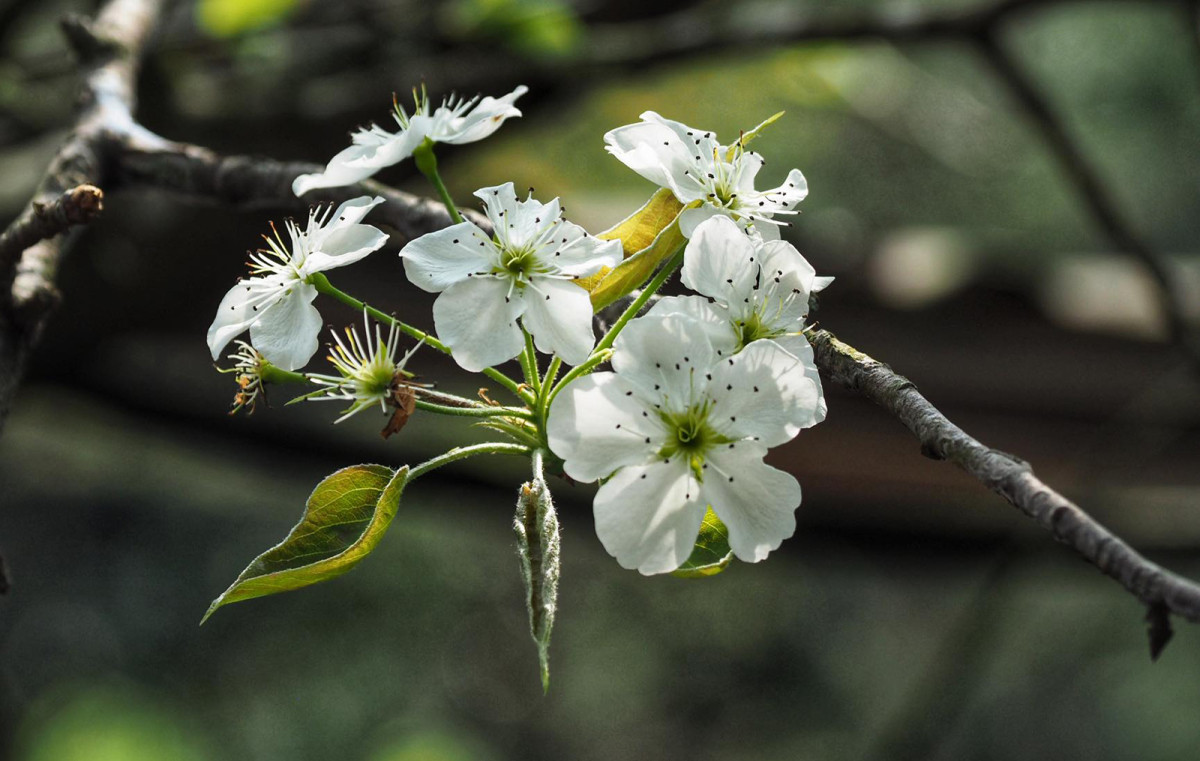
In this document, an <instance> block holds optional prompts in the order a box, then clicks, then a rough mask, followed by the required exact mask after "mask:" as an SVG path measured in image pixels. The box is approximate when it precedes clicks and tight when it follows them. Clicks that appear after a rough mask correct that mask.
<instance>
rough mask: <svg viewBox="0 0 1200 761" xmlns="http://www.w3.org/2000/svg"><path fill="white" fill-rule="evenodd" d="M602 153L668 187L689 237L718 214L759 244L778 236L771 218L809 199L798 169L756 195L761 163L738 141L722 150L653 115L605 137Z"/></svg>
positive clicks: (712, 140) (711, 137)
mask: <svg viewBox="0 0 1200 761" xmlns="http://www.w3.org/2000/svg"><path fill="white" fill-rule="evenodd" d="M604 142H605V148H606V149H607V150H608V152H609V153H611V154H612V155H614V156H616V157H617V159H619V160H620V161H621V162H622V163H623V164H625V165H626V166H627V167H629V168H630V169H632V170H633V171H635V172H637V173H638V174H640V175H641V176H642V177H645V178H646V179H647V180H650V181H651V182H653V183H655V184H657V185H659V186H661V187H664V188H669V189H670V190H671V192H672V193H674V194H675V197H676V198H678V199H679V200H680V201H681V202H682V203H684V204H691V203H693V202H699V206H698V207H696V208H691V209H685V210H684V211H683V213H682V215H681V216H680V218H679V229H680V231H681V232H682V233H683V235H684V237H688V238H690V237H691V236H692V233H693V231H694V230H695V229H696V227H697V226H698V225H699V224H700V223H701V222H703V221H704V220H706V219H708V218H709V217H712V216H714V215H717V214H723V215H726V216H728V217H730V218H732V219H734V220H735V221H736V222H737V223H738V224H739V225H740V226H741V227H742V228H743V229H746V230H749V231H751V232H753V233H754V234H756V235H759V236H760V237H762V238H764V239H768V240H770V239H775V238H778V237H779V230H778V229H777V227H778V226H779V225H783V224H786V223H785V222H781V221H779V220H777V219H775V217H776V216H779V215H786V214H795V213H797V212H796V211H794V209H795V207H796V204H798V203H800V202H801V201H802V200H804V197H805V196H806V195H808V182H807V181H806V180H805V179H804V175H803V174H801V173H800V170H799V169H793V170H792V171H791V172H789V173H788V176H787V180H785V181H784V183H783V184H782V185H780V186H779V187H777V188H772V189H771V190H761V191H760V190H755V188H754V179H755V177H756V176H757V175H758V170H759V169H761V168H762V167H763V163H764V162H763V158H762V156H760V155H759V154H757V153H754V152H753V151H747V150H746V149H745V146H744V145H743V139H742V138H738V140H737V141H736V142H735V143H733V144H732V145H721V144H720V143H719V142H718V141H717V137H716V135H715V134H714V133H712V132H709V131H706V130H702V129H695V128H693V127H689V126H687V125H685V124H680V123H679V122H675V121H671V120H670V119H664V118H663V117H661V116H659V115H658V114H656V113H654V112H653V111H647V112H645V113H643V114H642V121H640V122H638V123H636V124H628V125H625V126H624V127H618V128H617V129H614V130H612V131H610V132H608V133H607V134H606V135H605V136H604Z"/></svg>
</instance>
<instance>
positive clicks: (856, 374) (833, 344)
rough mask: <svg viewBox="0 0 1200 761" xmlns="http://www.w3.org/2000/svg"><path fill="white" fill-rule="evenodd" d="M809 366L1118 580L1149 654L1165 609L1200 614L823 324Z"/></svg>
mask: <svg viewBox="0 0 1200 761" xmlns="http://www.w3.org/2000/svg"><path fill="white" fill-rule="evenodd" d="M809 339H810V340H811V341H812V345H813V349H814V351H815V353H816V362H817V367H819V368H820V369H821V370H822V371H823V372H824V373H825V374H826V375H827V376H828V377H829V379H830V380H832V381H834V382H836V383H838V384H840V385H842V386H844V387H845V388H847V389H850V390H851V391H856V392H858V393H860V394H862V395H863V396H865V397H866V398H868V399H870V400H871V401H873V402H875V403H876V404H878V405H880V406H881V407H883V408H884V409H886V410H887V411H888V412H890V413H891V414H892V415H893V416H895V417H896V418H897V419H898V420H899V421H900V422H901V423H903V424H904V426H905V427H906V428H908V430H909V431H911V432H912V434H913V435H914V436H916V438H917V440H918V441H919V442H920V444H921V453H922V454H924V455H926V456H927V457H932V458H934V459H937V460H949V461H950V462H953V463H954V464H955V465H958V466H959V467H960V468H962V469H963V470H965V471H966V472H967V473H969V474H971V475H972V476H974V477H975V478H976V479H977V480H978V481H979V482H980V483H982V484H983V485H984V486H986V487H988V488H989V489H991V490H992V491H994V492H996V493H997V494H999V495H1000V496H1002V497H1004V498H1005V499H1006V500H1008V501H1009V502H1010V503H1012V504H1013V505H1014V506H1016V507H1017V508H1018V509H1020V510H1021V512H1023V513H1025V514H1026V515H1027V516H1029V517H1030V518H1032V519H1034V520H1035V521H1037V522H1038V523H1039V524H1041V526H1042V527H1043V528H1045V529H1046V530H1048V531H1049V532H1050V533H1051V535H1053V536H1054V538H1055V539H1057V540H1058V541H1060V542H1062V543H1063V544H1067V545H1070V546H1071V547H1072V548H1074V550H1075V551H1076V552H1078V553H1079V554H1080V555H1081V556H1083V558H1084V559H1085V560H1087V561H1088V562H1089V563H1091V564H1092V565H1094V566H1096V568H1098V569H1099V570H1100V571H1101V572H1103V573H1105V574H1107V575H1108V576H1111V577H1112V578H1114V579H1116V580H1117V581H1118V582H1120V583H1121V586H1123V587H1125V589H1126V590H1128V591H1129V592H1130V593H1132V594H1133V595H1134V596H1135V597H1137V599H1138V600H1140V601H1141V602H1142V604H1144V605H1145V606H1146V607H1147V609H1148V616H1147V620H1148V621H1149V622H1150V624H1151V626H1150V635H1151V655H1152V656H1154V657H1157V655H1158V653H1159V652H1161V650H1162V648H1163V646H1165V645H1166V640H1167V639H1169V637H1170V622H1169V619H1168V618H1167V614H1168V613H1174V614H1176V615H1179V616H1182V617H1184V618H1186V619H1187V620H1189V621H1193V622H1200V586H1197V585H1196V584H1194V583H1192V582H1190V581H1188V580H1187V579H1184V578H1182V577H1180V576H1177V575H1175V574H1173V573H1171V572H1170V571H1167V570H1165V569H1163V568H1161V567H1160V566H1158V565H1156V564H1154V563H1152V562H1150V561H1149V560H1147V559H1146V558H1144V557H1142V556H1141V555H1139V554H1138V553H1137V552H1136V551H1135V550H1134V549H1133V548H1131V547H1130V546H1129V545H1127V544H1125V542H1123V541H1121V539H1119V538H1118V537H1117V536H1115V535H1114V534H1113V533H1112V532H1110V531H1109V530H1108V529H1106V528H1104V527H1103V526H1101V525H1100V524H1099V523H1097V522H1096V521H1095V520H1094V519H1093V518H1092V517H1091V516H1089V515H1088V514H1087V513H1086V512H1084V511H1083V510H1082V509H1081V508H1080V507H1079V506H1078V505H1076V504H1075V503H1073V502H1071V501H1070V500H1069V499H1067V498H1066V497H1064V496H1063V495H1061V494H1059V493H1058V492H1056V491H1055V490H1053V489H1051V488H1050V487H1049V486H1047V485H1046V484H1045V483H1043V482H1042V481H1041V479H1039V478H1038V477H1037V476H1036V475H1034V473H1033V469H1032V468H1031V467H1030V466H1029V463H1027V462H1025V461H1024V460H1021V459H1019V458H1017V457H1014V456H1012V455H1010V454H1007V453H1005V452H1001V451H999V450H997V449H992V448H991V447H988V446H985V445H984V444H981V443H980V442H979V441H978V440H976V439H974V438H972V437H971V436H969V435H968V434H967V433H966V432H965V431H963V430H962V429H961V428H959V427H958V426H957V425H955V424H954V423H952V422H950V420H949V419H947V418H946V416H945V415H943V414H942V413H941V412H940V411H939V410H938V409H937V408H936V407H934V406H933V405H932V404H930V403H929V400H928V399H926V398H925V397H924V396H922V395H921V393H920V392H919V391H917V387H916V386H915V385H913V383H912V382H911V381H909V380H908V379H907V378H905V377H904V376H902V375H899V374H897V373H895V372H894V371H893V370H892V369H891V368H890V367H888V366H887V365H885V364H883V363H882V362H879V361H877V360H874V359H872V358H871V357H869V356H867V355H866V354H863V353H862V352H860V351H858V350H857V349H855V348H854V347H852V346H848V345H847V344H845V343H842V342H841V341H839V340H838V339H837V337H835V336H834V335H833V334H832V333H830V332H829V331H827V330H815V331H812V332H811V333H810V334H809Z"/></svg>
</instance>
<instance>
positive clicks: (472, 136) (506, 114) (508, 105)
mask: <svg viewBox="0 0 1200 761" xmlns="http://www.w3.org/2000/svg"><path fill="white" fill-rule="evenodd" d="M527 92H529V88H528V87H526V86H525V85H519V86H518V87H517V88H516V89H515V90H513V91H512V92H510V93H509V94H507V95H504V96H501V97H499V98H493V97H491V96H490V95H489V96H488V97H486V98H484V99H483V100H481V101H479V103H477V104H476V105H475V107H474V108H473V109H471V111H470V113H468V114H466V115H465V116H463V117H462V118H461V119H460V120H458V122H457V123H456V124H454V125H453V131H451V132H447V133H445V134H443V135H434V136H433V139H434V140H437V141H438V142H439V143H453V144H461V143H472V142H475V141H476V140H482V139H483V138H485V137H487V136H488V135H490V134H492V133H493V132H495V131H496V130H498V129H500V125H501V124H503V123H504V121H505V120H506V119H510V118H512V117H516V116H520V115H521V111H520V109H518V108H517V107H516V106H514V105H513V103H514V102H515V101H516V99H517V98H519V97H521V96H522V95H524V94H525V93H527Z"/></svg>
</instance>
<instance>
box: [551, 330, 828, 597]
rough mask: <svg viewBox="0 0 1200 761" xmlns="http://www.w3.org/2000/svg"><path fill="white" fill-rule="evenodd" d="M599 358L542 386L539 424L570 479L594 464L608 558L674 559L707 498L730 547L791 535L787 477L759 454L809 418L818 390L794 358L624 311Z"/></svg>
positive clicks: (632, 562) (740, 551)
mask: <svg viewBox="0 0 1200 761" xmlns="http://www.w3.org/2000/svg"><path fill="white" fill-rule="evenodd" d="M612 366H613V372H600V373H593V374H591V375H588V376H586V377H584V378H581V379H579V380H577V381H575V382H573V383H572V384H571V385H570V386H568V387H567V388H566V389H564V390H563V391H562V393H560V394H559V395H558V396H557V397H556V398H555V401H554V403H553V405H552V406H551V410H550V417H549V421H548V424H547V434H548V439H549V444H550V448H551V449H552V450H553V451H554V452H555V454H557V455H558V456H559V457H561V458H562V459H563V461H564V469H565V470H566V473H567V474H568V475H570V476H571V477H572V478H575V479H578V480H580V481H593V480H596V479H604V478H606V477H607V480H606V481H604V483H603V485H602V486H601V487H600V489H599V490H598V491H597V493H596V498H595V502H594V504H593V510H594V514H595V520H596V534H597V535H598V536H599V538H600V541H601V542H602V543H603V544H604V547H605V549H607V550H608V552H609V553H610V554H611V555H613V556H614V557H616V559H617V562H619V563H620V564H621V565H622V566H623V567H625V568H636V569H638V570H639V571H641V572H642V573H644V574H653V573H664V572H667V571H672V570H674V569H676V568H678V567H679V566H680V565H681V564H682V563H683V562H684V561H685V560H686V559H687V557H688V555H689V554H691V551H692V547H693V545H694V543H695V540H696V535H697V533H698V532H699V530H700V524H701V521H702V519H703V517H704V513H705V510H706V507H707V506H711V507H712V509H713V511H714V512H715V513H716V514H717V516H718V517H719V518H720V519H721V520H722V521H723V522H724V523H725V525H726V526H727V527H728V529H729V543H730V547H731V548H732V549H733V552H734V554H735V555H737V557H738V558H740V559H741V560H744V561H747V562H756V561H759V560H762V559H763V558H765V557H766V556H767V554H768V553H770V552H771V551H772V550H774V549H776V548H777V547H778V546H779V545H780V543H781V542H782V541H783V540H784V539H786V538H787V537H789V536H791V535H792V533H793V532H794V530H795V526H796V524H795V517H794V515H793V512H794V510H795V508H796V506H797V505H799V504H800V485H799V483H797V481H796V479H795V478H793V477H792V476H791V475H789V474H787V473H784V472H783V471H780V470H777V469H775V468H772V467H770V466H768V465H766V464H765V463H763V457H764V455H766V453H767V448H768V447H772V446H777V445H779V444H782V443H784V442H786V441H788V440H789V439H791V438H792V437H794V436H795V435H796V434H797V433H798V432H799V431H800V430H801V429H802V428H807V427H809V426H811V425H815V424H816V422H817V421H818V419H819V417H818V410H819V409H820V408H821V401H822V399H821V390H820V387H819V385H818V384H817V383H814V382H813V380H812V378H811V377H809V375H808V374H807V373H806V372H805V370H806V368H805V363H804V362H803V361H802V360H801V359H799V358H797V357H795V356H794V355H792V354H790V353H788V352H787V351H785V350H784V349H783V348H781V347H780V346H779V345H778V344H777V343H775V342H774V341H770V340H763V341H755V342H754V343H752V344H751V345H749V346H747V347H746V348H745V349H743V350H742V351H741V352H739V353H738V354H736V355H733V356H728V355H725V356H722V355H721V354H719V353H718V349H717V348H716V347H714V346H713V344H712V343H711V341H710V340H709V338H708V334H707V332H706V331H705V330H703V329H702V327H701V326H699V325H697V324H696V323H695V322H694V321H693V320H691V319H690V318H688V317H686V316H684V315H680V314H669V315H647V316H645V317H642V318H639V319H636V320H634V321H632V322H631V323H630V324H629V325H628V326H627V327H626V328H625V330H624V331H623V332H622V333H621V335H620V336H619V337H618V338H617V340H616V343H615V345H614V353H613V357H612Z"/></svg>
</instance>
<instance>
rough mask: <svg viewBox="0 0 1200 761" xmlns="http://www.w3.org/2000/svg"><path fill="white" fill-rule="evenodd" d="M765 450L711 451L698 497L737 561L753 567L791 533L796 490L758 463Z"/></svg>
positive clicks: (744, 445)
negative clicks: (725, 536) (722, 529)
mask: <svg viewBox="0 0 1200 761" xmlns="http://www.w3.org/2000/svg"><path fill="white" fill-rule="evenodd" d="M764 454H766V448H765V447H759V446H753V445H752V444H751V443H750V442H742V443H739V444H736V445H735V446H734V447H733V448H732V449H730V448H727V447H723V448H717V449H714V450H713V451H712V452H711V453H710V454H709V457H708V460H709V464H710V467H709V468H708V469H707V470H706V471H705V476H704V485H703V487H702V493H703V495H704V498H705V499H706V500H708V502H709V504H711V505H712V509H713V512H715V513H716V514H717V517H718V518H720V519H721V522H722V523H724V524H725V526H726V527H728V529H729V546H730V548H731V549H732V550H733V554H735V555H737V557H738V559H739V560H742V561H744V562H746V563H757V562H758V561H760V560H763V559H764V558H766V557H767V555H768V554H769V553H770V552H771V551H772V550H775V549H778V547H779V545H780V544H781V543H782V542H783V540H784V539H787V538H788V537H790V536H791V535H792V534H794V533H795V532H796V515H795V511H796V507H798V506H799V505H800V496H801V495H800V484H799V483H798V482H797V481H796V479H795V478H793V477H792V476H791V475H790V474H788V473H785V472H783V471H782V470H777V469H775V468H772V467H771V466H770V465H767V464H766V463H764V462H763V461H762V458H763V455H764Z"/></svg>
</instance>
